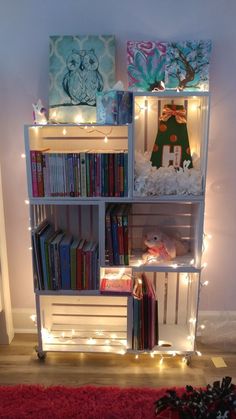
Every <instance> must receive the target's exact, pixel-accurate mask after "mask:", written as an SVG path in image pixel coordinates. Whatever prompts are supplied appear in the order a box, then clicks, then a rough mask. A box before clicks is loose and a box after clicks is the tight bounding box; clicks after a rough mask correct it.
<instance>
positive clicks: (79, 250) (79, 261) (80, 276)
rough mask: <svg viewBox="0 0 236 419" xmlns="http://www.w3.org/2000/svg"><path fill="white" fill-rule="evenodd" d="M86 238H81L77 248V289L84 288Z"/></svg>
mask: <svg viewBox="0 0 236 419" xmlns="http://www.w3.org/2000/svg"><path fill="white" fill-rule="evenodd" d="M85 243H86V240H85V239H81V240H80V242H79V245H78V247H77V249H76V289H77V290H82V289H83V253H82V250H83V246H84V245H85Z"/></svg>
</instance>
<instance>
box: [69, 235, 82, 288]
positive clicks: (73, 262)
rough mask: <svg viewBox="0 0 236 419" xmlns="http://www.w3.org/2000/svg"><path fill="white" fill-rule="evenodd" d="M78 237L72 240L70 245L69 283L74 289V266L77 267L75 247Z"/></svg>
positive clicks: (77, 244) (77, 243)
mask: <svg viewBox="0 0 236 419" xmlns="http://www.w3.org/2000/svg"><path fill="white" fill-rule="evenodd" d="M79 242H80V240H79V239H75V240H73V242H72V244H71V246H70V283H71V289H72V290H76V277H77V275H76V267H77V254H76V253H77V247H78V246H79Z"/></svg>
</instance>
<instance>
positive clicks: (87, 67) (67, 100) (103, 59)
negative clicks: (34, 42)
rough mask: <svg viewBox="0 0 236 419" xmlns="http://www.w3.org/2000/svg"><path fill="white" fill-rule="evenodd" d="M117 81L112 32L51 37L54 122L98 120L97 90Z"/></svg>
mask: <svg viewBox="0 0 236 419" xmlns="http://www.w3.org/2000/svg"><path fill="white" fill-rule="evenodd" d="M114 84H115V37H114V36H113V35H100V36H94V35H88V36H69V35H67V36H51V37H50V53H49V119H50V121H51V122H56V123H83V122H96V94H97V92H102V91H103V90H108V89H110V88H111V87H112V86H113V85H114Z"/></svg>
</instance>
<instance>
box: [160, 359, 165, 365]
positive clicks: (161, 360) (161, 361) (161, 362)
mask: <svg viewBox="0 0 236 419" xmlns="http://www.w3.org/2000/svg"><path fill="white" fill-rule="evenodd" d="M163 361H164V358H163V357H162V358H161V359H160V365H162V364H163Z"/></svg>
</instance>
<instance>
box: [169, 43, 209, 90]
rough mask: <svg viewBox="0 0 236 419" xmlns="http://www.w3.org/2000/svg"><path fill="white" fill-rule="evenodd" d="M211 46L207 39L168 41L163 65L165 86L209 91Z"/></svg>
mask: <svg viewBox="0 0 236 419" xmlns="http://www.w3.org/2000/svg"><path fill="white" fill-rule="evenodd" d="M211 47H212V43H211V41H209V40H205V41H201V40H198V41H183V42H169V43H168V47H167V51H166V66H165V86H166V88H167V89H178V90H190V91H196V90H202V91H209V63H210V53H211Z"/></svg>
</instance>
